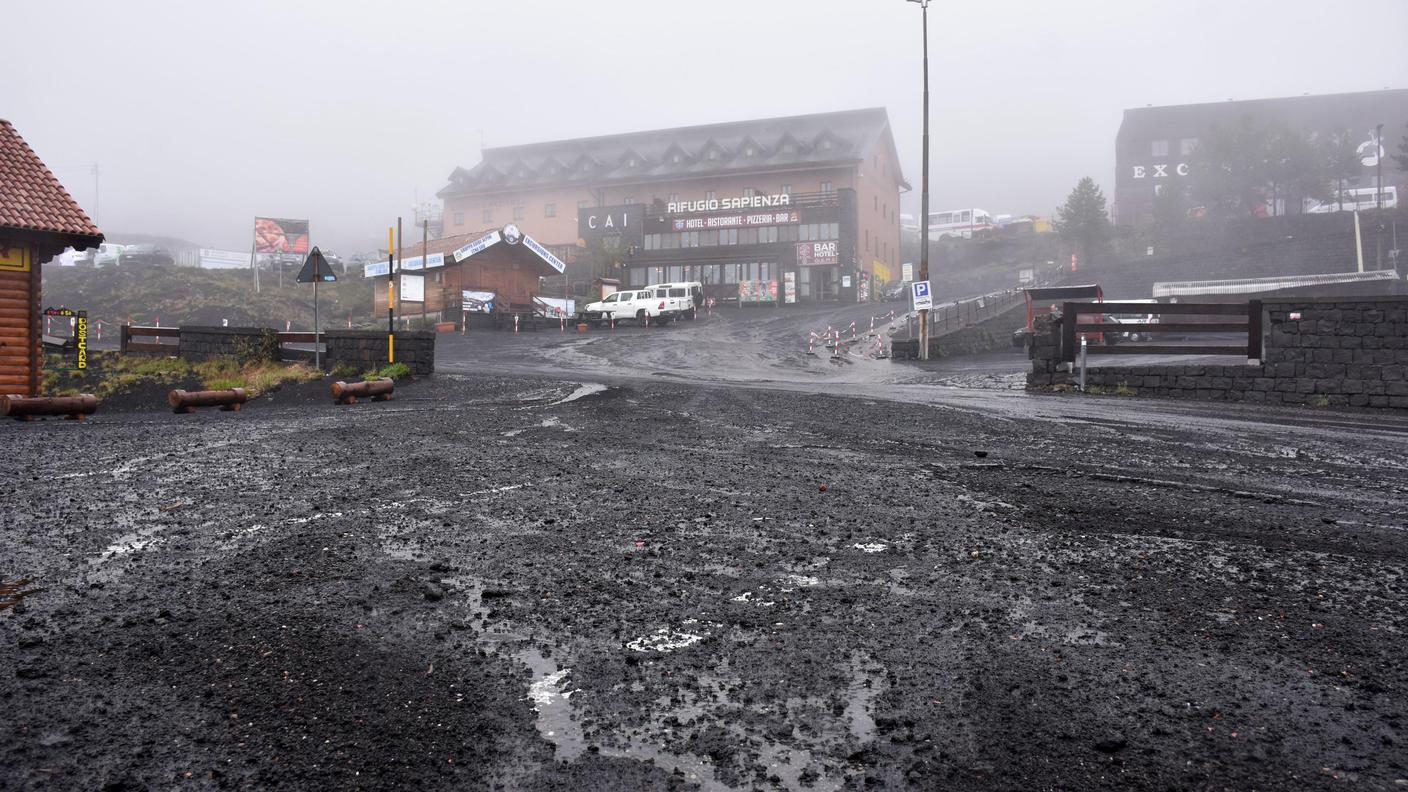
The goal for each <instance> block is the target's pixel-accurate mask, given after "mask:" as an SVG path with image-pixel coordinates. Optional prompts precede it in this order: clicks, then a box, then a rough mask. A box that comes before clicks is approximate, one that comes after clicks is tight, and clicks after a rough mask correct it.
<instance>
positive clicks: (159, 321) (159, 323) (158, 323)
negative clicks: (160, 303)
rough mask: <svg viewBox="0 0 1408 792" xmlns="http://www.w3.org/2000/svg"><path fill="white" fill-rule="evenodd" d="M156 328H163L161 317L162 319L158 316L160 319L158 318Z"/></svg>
mask: <svg viewBox="0 0 1408 792" xmlns="http://www.w3.org/2000/svg"><path fill="white" fill-rule="evenodd" d="M156 326H157V327H161V317H160V316H158V317H157V318H156Z"/></svg>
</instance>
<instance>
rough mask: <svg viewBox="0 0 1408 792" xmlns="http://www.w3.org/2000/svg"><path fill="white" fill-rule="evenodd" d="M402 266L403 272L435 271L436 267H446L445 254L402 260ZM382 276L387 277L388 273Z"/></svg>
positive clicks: (432, 254)
mask: <svg viewBox="0 0 1408 792" xmlns="http://www.w3.org/2000/svg"><path fill="white" fill-rule="evenodd" d="M400 266H401V269H403V270H421V269H434V268H435V267H443V266H445V254H444V253H431V254H430V255H429V256H425V257H424V258H422V257H421V256H416V257H415V258H408V259H402V260H401V264H400ZM382 274H383V275H385V274H386V273H384V272H383V273H382Z"/></svg>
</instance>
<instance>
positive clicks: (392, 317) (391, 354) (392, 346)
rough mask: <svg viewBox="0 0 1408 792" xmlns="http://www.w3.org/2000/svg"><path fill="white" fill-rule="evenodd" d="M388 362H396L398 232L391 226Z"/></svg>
mask: <svg viewBox="0 0 1408 792" xmlns="http://www.w3.org/2000/svg"><path fill="white" fill-rule="evenodd" d="M397 222H398V223H399V222H400V220H399V219H398V220H397ZM386 362H387V363H395V362H396V230H395V229H393V228H392V227H391V226H387V227H386Z"/></svg>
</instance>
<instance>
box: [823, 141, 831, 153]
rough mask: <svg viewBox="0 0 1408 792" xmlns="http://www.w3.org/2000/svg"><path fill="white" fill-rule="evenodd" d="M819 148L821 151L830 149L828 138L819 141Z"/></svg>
mask: <svg viewBox="0 0 1408 792" xmlns="http://www.w3.org/2000/svg"><path fill="white" fill-rule="evenodd" d="M821 150H822V151H830V150H831V141H830V140H823V141H821Z"/></svg>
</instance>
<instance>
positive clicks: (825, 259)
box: [797, 239, 841, 267]
mask: <svg viewBox="0 0 1408 792" xmlns="http://www.w3.org/2000/svg"><path fill="white" fill-rule="evenodd" d="M839 263H841V243H840V242H837V241H836V240H834V239H833V240H831V241H830V242H798V243H797V266H799V267H822V266H832V265H835V264H839Z"/></svg>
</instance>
